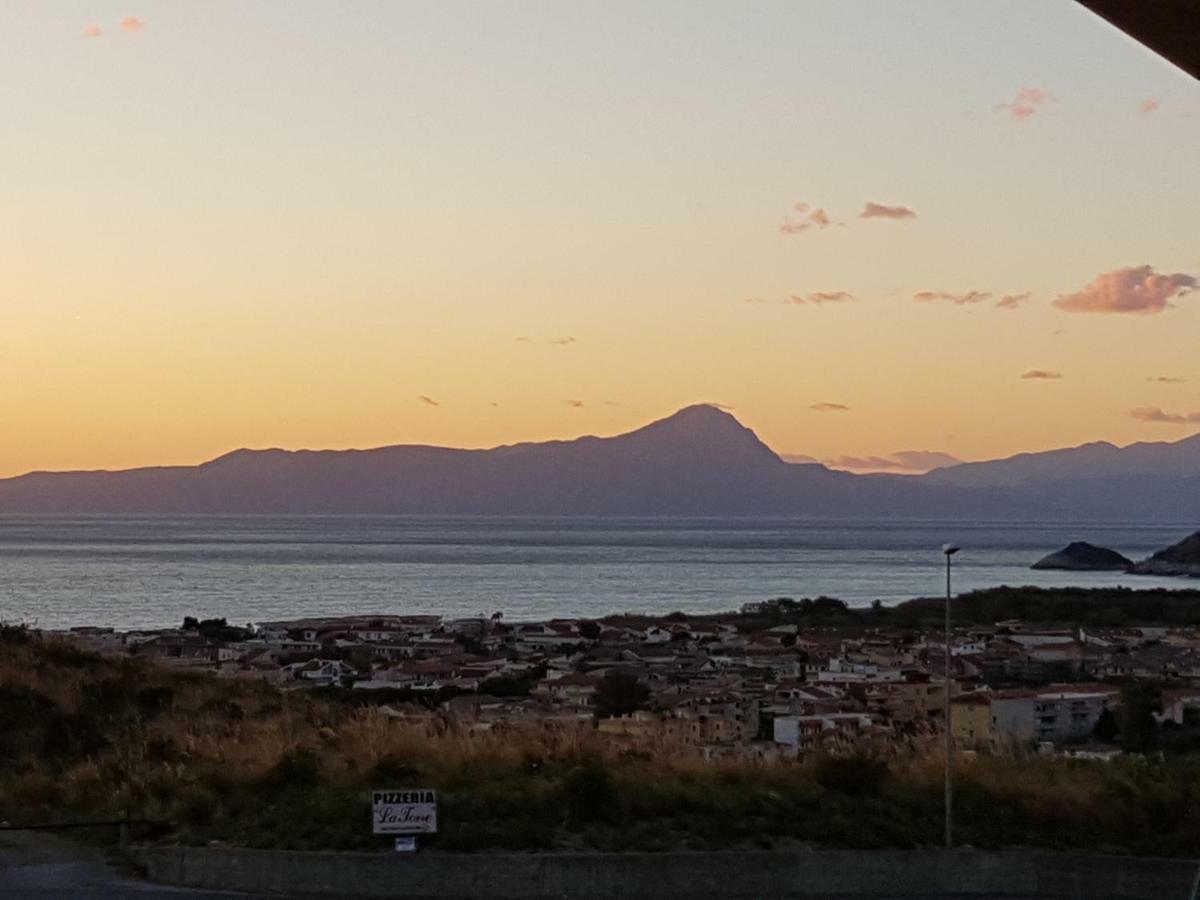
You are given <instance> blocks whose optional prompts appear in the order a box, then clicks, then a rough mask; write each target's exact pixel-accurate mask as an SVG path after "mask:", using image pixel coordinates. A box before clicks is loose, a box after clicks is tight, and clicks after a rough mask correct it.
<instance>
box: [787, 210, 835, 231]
mask: <svg viewBox="0 0 1200 900" xmlns="http://www.w3.org/2000/svg"><path fill="white" fill-rule="evenodd" d="M832 224H833V222H831V221H830V220H829V213H827V212H825V210H824V209H821V208H819V207H818V208H817V209H810V208H809V205H808V204H807V203H796V204H794V205H793V206H792V211H791V212H790V213H788V214H787V215H786V216H784V217H783V224H782V225H780V226H779V231H780V233H781V234H801V233H802V232H805V231H808V230H809V229H810V228H816V229H818V230H820V229H823V228H828V227H829V226H830V225H832Z"/></svg>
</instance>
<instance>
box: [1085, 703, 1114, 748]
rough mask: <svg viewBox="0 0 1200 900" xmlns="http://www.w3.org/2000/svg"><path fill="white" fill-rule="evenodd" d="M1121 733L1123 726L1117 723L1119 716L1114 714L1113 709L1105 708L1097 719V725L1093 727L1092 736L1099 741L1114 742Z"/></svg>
mask: <svg viewBox="0 0 1200 900" xmlns="http://www.w3.org/2000/svg"><path fill="white" fill-rule="evenodd" d="M1120 733H1121V726H1120V725H1119V724H1118V723H1117V717H1116V716H1114V715H1113V712H1112V710H1111V709H1107V708H1106V709H1105V710H1104V712H1102V713H1100V718H1099V719H1097V720H1096V727H1095V728H1093V729H1092V737H1094V738H1095V739H1096V740H1098V741H1104V742H1105V743H1106V744H1107V743H1112V741H1114V740H1115V739H1116V737H1117V735H1118V734H1120Z"/></svg>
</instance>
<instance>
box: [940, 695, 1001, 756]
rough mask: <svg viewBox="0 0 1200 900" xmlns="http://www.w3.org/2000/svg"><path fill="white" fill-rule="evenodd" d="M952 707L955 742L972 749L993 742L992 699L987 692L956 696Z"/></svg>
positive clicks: (951, 719)
mask: <svg viewBox="0 0 1200 900" xmlns="http://www.w3.org/2000/svg"><path fill="white" fill-rule="evenodd" d="M950 708H951V710H952V714H951V717H950V725H951V728H953V730H954V742H955V744H957V745H958V746H959V747H962V748H965V749H970V748H972V747H980V746H983V745H986V744H988V743H990V742H991V740H992V735H993V731H992V701H991V698H990V697H989V696H988V695H987V694H985V693H982V692H979V693H973V694H963V695H961V696H959V697H955V698H954V699H953V700H951V701H950Z"/></svg>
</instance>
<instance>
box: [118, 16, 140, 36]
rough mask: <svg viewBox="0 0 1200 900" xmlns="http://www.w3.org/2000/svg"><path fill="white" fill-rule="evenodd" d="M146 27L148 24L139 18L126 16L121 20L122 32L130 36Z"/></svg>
mask: <svg viewBox="0 0 1200 900" xmlns="http://www.w3.org/2000/svg"><path fill="white" fill-rule="evenodd" d="M145 27H146V23H145V22H143V21H142V20H141V19H139V18H138V17H137V16H126V17H125V18H123V19H122V20H121V30H122V31H124V32H128V33H129V34H135V33H136V32H139V31H141V30H142V29H143V28H145Z"/></svg>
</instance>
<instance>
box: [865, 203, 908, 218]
mask: <svg viewBox="0 0 1200 900" xmlns="http://www.w3.org/2000/svg"><path fill="white" fill-rule="evenodd" d="M858 217H859V218H860V219H915V218H916V217H917V214H916V213H915V212H913V211H912V210H911V209H909V208H908V207H907V206H884V205H883V204H882V203H867V204H866V205H865V206H863V209H862V212H860V213H859V214H858Z"/></svg>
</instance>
